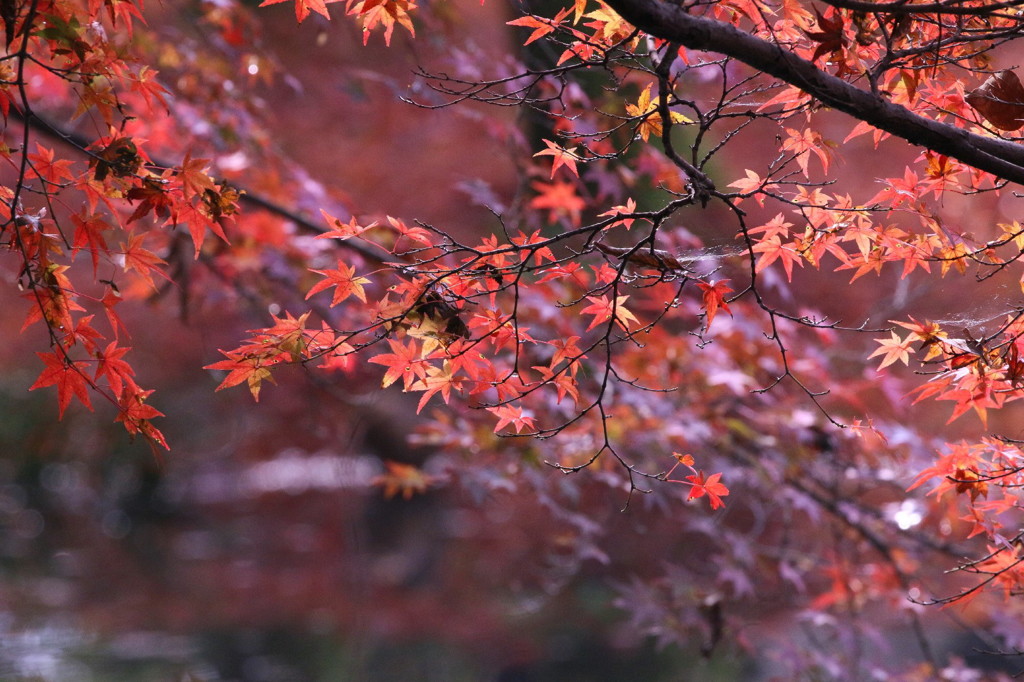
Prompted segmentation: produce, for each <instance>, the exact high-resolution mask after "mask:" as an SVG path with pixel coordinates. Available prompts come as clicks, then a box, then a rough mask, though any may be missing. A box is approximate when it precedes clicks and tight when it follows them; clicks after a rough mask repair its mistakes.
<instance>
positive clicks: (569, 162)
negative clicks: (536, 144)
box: [534, 140, 581, 178]
mask: <svg viewBox="0 0 1024 682" xmlns="http://www.w3.org/2000/svg"><path fill="white" fill-rule="evenodd" d="M542 142H544V144H546V145H547V147H548V148H547V149H545V150H544V151H542V152H537V153H536V154H534V157H537V156H550V157H553V159H554V163H552V164H551V177H552V178H553V177H555V172H556V171H557V170H558V169H559V168H562V167H563V166H564V167H565V168H566V169H567V170H568V171H569V172H570V173H572V174H573V175H575V176H576V177H579V176H580V172H579V169H577V168H576V162H577V161H580V160H581V159H580V156H579V154H577V153H576V150H577V149H578V147H573V148H572V149H566V148H564V147H560V146H558V145H557V144H555V143H554V142H552V141H551V140H542Z"/></svg>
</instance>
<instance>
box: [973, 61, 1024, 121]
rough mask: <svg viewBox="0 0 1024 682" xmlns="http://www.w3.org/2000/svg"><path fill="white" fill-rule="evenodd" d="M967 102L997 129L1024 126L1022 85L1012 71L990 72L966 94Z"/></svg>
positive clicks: (1023, 89) (1023, 91)
mask: <svg viewBox="0 0 1024 682" xmlns="http://www.w3.org/2000/svg"><path fill="white" fill-rule="evenodd" d="M966 99H967V103H968V104H970V105H971V106H972V107H974V110H975V111H977V112H978V113H979V114H981V115H982V116H983V117H984V119H985V120H986V121H988V122H989V123H991V124H992V125H993V126H994V127H996V128H998V129H999V130H1019V129H1020V128H1021V127H1024V85H1021V82H1020V79H1019V78H1017V74H1015V73H1014V72H1013V71H1010V70H1005V71H999V72H997V73H994V74H992V75H991V76H989V77H988V79H987V80H986V81H985V82H984V83H982V84H981V86H980V87H978V88H977V89H975V90H972V91H971V92H969V93H968V94H967V97H966Z"/></svg>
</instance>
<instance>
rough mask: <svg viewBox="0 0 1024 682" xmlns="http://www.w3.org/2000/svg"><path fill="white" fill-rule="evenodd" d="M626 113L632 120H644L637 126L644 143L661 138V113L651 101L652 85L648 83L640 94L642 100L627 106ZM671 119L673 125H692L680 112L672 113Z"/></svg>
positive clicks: (655, 103) (656, 104)
mask: <svg viewBox="0 0 1024 682" xmlns="http://www.w3.org/2000/svg"><path fill="white" fill-rule="evenodd" d="M626 113H627V114H628V115H629V116H630V117H631V118H641V117H642V118H643V120H641V121H640V125H638V126H637V129H636V132H637V134H638V135H639V136H640V137H641V139H643V141H644V142H647V140H648V138H649V137H650V136H651V135H654V136H655V137H661V132H662V121H661V112H660V111H658V103H657V102H653V101H651V84H650V83H648V84H647V87H646V88H644V90H643V92H641V93H640V98H639V99H638V100H637V102H636V104H628V103H627V104H626ZM669 118H671V120H672V123H692V121H691V120H690V119H689V118H687V117H686V116H683V115H682V114H680V113H679V112H678V111H672V112H670V113H669Z"/></svg>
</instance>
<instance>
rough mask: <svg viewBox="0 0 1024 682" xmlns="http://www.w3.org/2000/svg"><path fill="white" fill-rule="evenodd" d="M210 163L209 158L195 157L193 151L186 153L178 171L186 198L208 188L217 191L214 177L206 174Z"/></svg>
mask: <svg viewBox="0 0 1024 682" xmlns="http://www.w3.org/2000/svg"><path fill="white" fill-rule="evenodd" d="M209 164H210V160H209V159H193V158H192V153H191V152H189V153H187V154H185V159H184V160H183V161H182V162H181V169H180V170H179V171H178V180H179V182H181V189H182V192H183V193H184V195H185V198H186V199H188V198H191V197H193V196H194V195H196V194H202V193H203V192H205V191H206V190H210V191H216V189H217V188H216V185H214V183H213V178H211V177H210V176H209V175H207V174H206V168H207V166H209Z"/></svg>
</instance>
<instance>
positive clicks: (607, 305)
mask: <svg viewBox="0 0 1024 682" xmlns="http://www.w3.org/2000/svg"><path fill="white" fill-rule="evenodd" d="M628 298H629V296H617V297H616V298H615V302H614V303H612V301H611V299H610V298H609V297H608V296H607V295H605V296H601V297H600V298H597V297H596V296H587V300H588V301H590V305H588V306H587V307H586V308H584V309H583V310H581V311H580V314H581V315H593V316H594V319H593V320H592V321H591V322H590V326H589V327H587V331H588V332H589V331H590V330H591V329H593V328H594V327H596V326H597V325H599V324H602V323H604V322H607V321H608V320H610V319H612V316H613V315H614V317H615V323H616V324H617V325H619V326H620V327H622V328H623V329H625V330H626V331H629V323H630V322H636V323H639V322H640V320H638V319H636V316H635V315H633V313H631V312H630V311H629V310H627V309H626V306H625V302H626V299H628Z"/></svg>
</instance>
